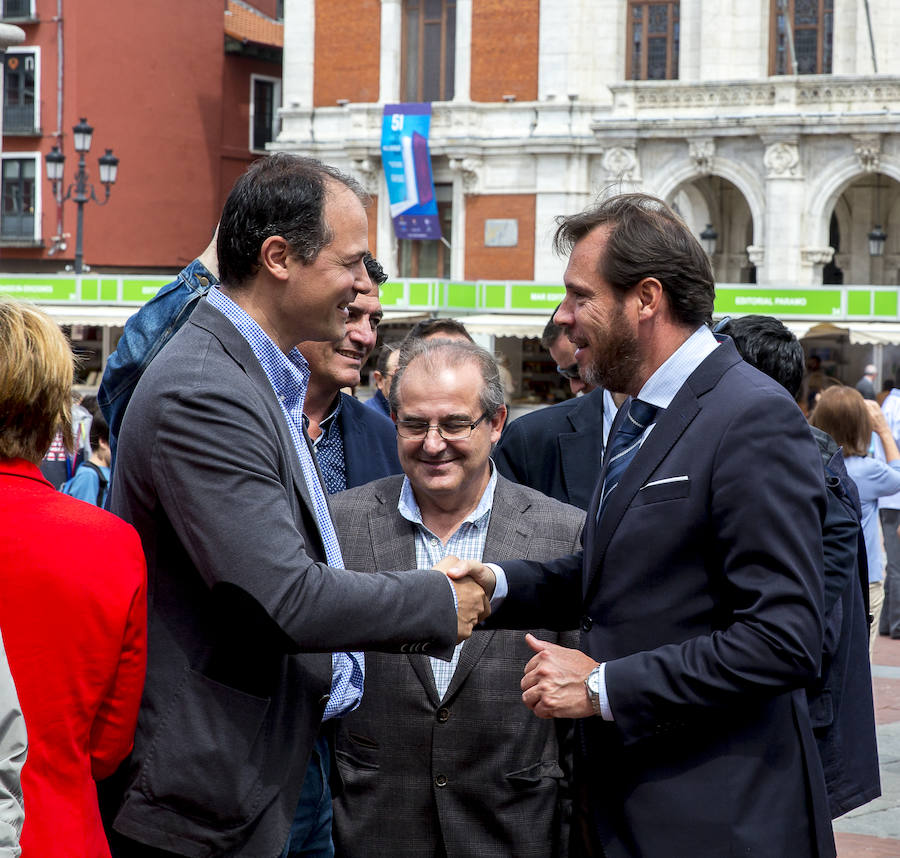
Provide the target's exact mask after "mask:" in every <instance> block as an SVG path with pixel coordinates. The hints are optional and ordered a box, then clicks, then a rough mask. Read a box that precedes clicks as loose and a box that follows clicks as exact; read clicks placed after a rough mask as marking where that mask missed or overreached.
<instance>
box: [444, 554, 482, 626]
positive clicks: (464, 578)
mask: <svg viewBox="0 0 900 858" xmlns="http://www.w3.org/2000/svg"><path fill="white" fill-rule="evenodd" d="M435 569H438V570H440V571H441V572H443V573H444V574H445V575H447V577H448V578H450V580H451V582H452V584H453V587H454V589H455V590H456V601H457V608H456V634H457V641H464V640H466V638H468V637H469V635H471V634H472V629H473V628H474V627H475V626H476V625H477V624H478V623H480V622H482V621H483V620H486V619H487V618H488V616H489V615H490V613H491V595H493V592H494V585H495V583H496V581H495V579H494V573H493V571H491V569H490V568H489V567H487V566H485V565H484V564H483V563H481V562H480V561H478V560H460V559H459V558H458V557H453V556H452V555H450V556H448V557H445V558H444V559H443V560H441V562H440V563H438V564H437V565H436V566H435Z"/></svg>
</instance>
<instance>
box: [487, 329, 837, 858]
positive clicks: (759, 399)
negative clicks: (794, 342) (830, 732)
mask: <svg viewBox="0 0 900 858" xmlns="http://www.w3.org/2000/svg"><path fill="white" fill-rule="evenodd" d="M621 418H622V415H621V413H620V416H619V418H618V419H617V422H620V421H621ZM614 428H615V427H614ZM601 479H602V477H601ZM597 495H598V493H596V492H595V495H594V498H593V499H592V502H591V506H590V508H589V510H588V515H587V524H586V528H585V536H584V540H583V545H584V549H583V551H582V552H579V553H578V554H575V555H572V556H570V557H567V558H561V559H560V560H557V561H555V562H552V563H547V564H539V563H531V562H527V561H517V562H513V563H504V564H503V568H504V570H505V571H506V575H507V578H508V582H509V595H508V596H507V598H506V600H505V601H504V603H503V605H502V606H501V607H500V609H499V610H498V612H497V613H496V614H495V615H494V616H493V617H491V618H490V619H489V621H488V624H489V625H495V626H498V627H504V626H505V627H516V628H518V627H528V626H529V625H540V624H543V625H545V626H548V627H550V628H565V627H566V626H567V625H569V626H570V625H571V624H572V623H573V622H575V621H580V624H581V629H582V637H581V646H582V649H583V650H584V651H585V652H586V653H588V654H589V655H590V656H591V657H592V658H593V659H595V660H596V661H598V662H605V663H606V668H605V679H606V687H607V691H608V695H609V703H610V707H611V709H612V713H613V716H614V719H615V720H614V721H613V722H607V721H604V720H602V719H600V718H599V717H593V718H586V719H583V720H582V721H580V722H579V724H580V732H581V737H582V741H581V742H578V743H576V745H577V746H578V756H576V771H575V778H576V789H577V790H578V793H579V796H580V803H581V806H582V808H584V810H582V811H581V816H580V820H579V821H580V822H581V823H583V824H584V825H583V830H586V831H587V832H589V833H588V834H587V835H586V836H587V837H588V838H589V839H590V840H592V841H594V842H596V841H599V842H600V843H602V846H603V848H604V850H605V854H606V856H607V858H626V856H627V858H636V856H641V858H670V856H673V855H679V856H680V855H744V854H747V855H760V856H763V855H791V856H801V855H802V856H833V855H834V854H835V853H834V842H833V836H832V832H831V820H830V815H829V812H828V805H827V799H826V794H825V783H824V778H823V775H822V768H821V765H820V763H819V760H818V755H817V752H816V745H815V739H814V737H813V731H812V726H811V723H810V715H809V710H808V708H807V703H806V697H805V693H804V687H805V686H806V685H808V684H809V683H810V682H811V681H812V680H813V679H814V678H815V676H816V674H817V671H818V667H819V658H820V655H821V651H822V634H823V632H822V610H823V579H822V564H823V553H822V537H821V529H822V519H823V516H824V512H825V503H826V500H825V485H824V478H823V473H822V464H821V459H820V458H819V453H818V450H817V449H816V444H815V442H814V441H813V439H812V436H811V434H810V432H809V428H808V426H807V424H806V421H805V420H804V419H803V415H802V414H801V412H800V410H799V409H798V408H797V406H796V403H794V402H793V401H792V400H791V398H790V397H789V395H788V394H787V392H786V391H785V390H784V389H783V388H781V387H780V386H779V385H778V384H776V383H775V382H774V381H772V380H771V379H770V378H768V377H767V376H764V375H763V374H762V373H760V372H758V371H757V370H755V369H753V368H752V367H750V366H749V365H748V364H746V363H744V362H743V361H742V360H741V359H740V357H739V356H738V354H737V352H736V351H735V349H734V346H733V344H732V343H731V341H730V340H726V341H725V342H723V343H722V344H721V345H719V347H718V348H716V349H715V350H714V351H713V352H712V353H711V354H710V355H709V356H708V357H707V358H706V359H705V360H704V361H703V362H702V363H701V364H700V365H699V366H698V367H697V368H696V369H695V370H694V372H693V373H692V374H691V376H690V377H689V378H688V380H687V381H686V382H685V383H684V385H683V386H682V387H681V389H680V390H679V391H678V393H677V394H676V396H675V398H674V399H673V401H672V402H671V404H670V406H669V407H668V408H667V409H666V410H665V412H663V413H661V415H660V416H659V418H658V420H657V422H656V425H655V427H654V428H653V430H652V432H651V433H650V434H649V435H648V436H647V438H646V440H645V441H644V443H643V445H642V447H641V448H640V450H639V451H638V452H637V455H636V456H635V458H634V460H633V461H632V462H631V464H630V466H629V467H628V469H627V470H626V471H625V472H624V473H623V475H622V478H621V480H620V482H619V484H618V486H617V488H616V490H615V491H614V492H613V493H612V495H611V496H610V498H609V500H608V502H607V506H606V508H605V510H604V514H603V516H602V518H601V520H600V521H599V523H598V522H597V510H598V506H599V498H598V496H597ZM490 559H491V558H489V557H487V556H485V560H490ZM579 615H580V616H579ZM577 828H578V826H577V825H573V829H577Z"/></svg>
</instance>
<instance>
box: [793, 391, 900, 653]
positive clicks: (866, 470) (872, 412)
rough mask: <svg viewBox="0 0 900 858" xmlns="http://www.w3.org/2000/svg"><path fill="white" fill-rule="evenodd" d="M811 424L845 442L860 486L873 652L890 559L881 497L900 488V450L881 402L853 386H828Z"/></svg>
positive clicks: (849, 463) (850, 466)
mask: <svg viewBox="0 0 900 858" xmlns="http://www.w3.org/2000/svg"><path fill="white" fill-rule="evenodd" d="M809 422H810V423H811V424H812V425H813V426H815V427H817V428H818V429H821V430H822V431H823V432H827V433H828V434H829V435H830V436H831V437H832V438H834V440H835V441H836V442H837V443H838V444H840V446H841V448H842V449H843V453H844V461H845V463H846V465H847V472H848V473H849V474H850V476H851V477H852V479H853V481H854V482H855V483H856V487H857V488H858V489H859V499H860V502H861V504H862V526H863V534H864V535H865V539H866V555H867V557H868V563H869V613H871V614H872V616H873V617H874V620H873V622H872V628H871V632H870V635H871V636H870V642H869V652H870V653H871V651H872V649H873V648H874V646H875V638H876V636H877V634H878V623H879V618H880V617H881V611H882V605H883V602H884V585H883V583H882V582H883V579H884V568H885V561H884V555H883V554H882V552H881V534H880V532H879V528H878V515H877V512H878V500H879V498H883V497H886V496H888V495H893V494H896V493H897V492H900V450H898V449H897V442H896V441H895V440H894V437H893V435H892V434H891V430H890V428H889V427H888V425H887V421H886V420H885V417H884V414H883V413H882V411H881V409H880V408H879V407H878V403H877V402H873V401H872V400H866V399H863V397H862V394H860V393H859V391H857V390H854V389H853V388H852V387H829V388H828V389H827V390H823V391H822V394H821V395H820V397H819V401H818V403H817V404H816V407H815V410H814V411H813V413H812V414H811V415H810V418H809ZM872 432H875V434H876V435H877V436H878V438H879V440H880V441H881V444H882V447H883V449H884V458H885V461H884V462H882V461H880V460H879V459H876V458H874V457H872V456H869V454H868V453H869V443H870V438H871V436H872Z"/></svg>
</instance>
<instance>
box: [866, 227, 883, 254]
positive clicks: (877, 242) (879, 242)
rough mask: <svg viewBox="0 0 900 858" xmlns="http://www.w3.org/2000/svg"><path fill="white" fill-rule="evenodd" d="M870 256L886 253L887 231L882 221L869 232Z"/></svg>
mask: <svg viewBox="0 0 900 858" xmlns="http://www.w3.org/2000/svg"><path fill="white" fill-rule="evenodd" d="M868 238H869V256H882V255H884V244H885V242H886V241H887V233H886V232H885V231H884V230H883V229H882V228H881V224H880V223H876V224H875V228H874V229H873V230H872V231H871V232H870V233H869V236H868Z"/></svg>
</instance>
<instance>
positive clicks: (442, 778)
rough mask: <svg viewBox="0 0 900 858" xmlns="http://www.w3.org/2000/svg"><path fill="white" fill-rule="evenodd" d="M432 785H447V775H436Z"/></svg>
mask: <svg viewBox="0 0 900 858" xmlns="http://www.w3.org/2000/svg"><path fill="white" fill-rule="evenodd" d="M434 785H435V786H439V787H445V786H447V776H446V775H438V776H437V777H436V778H435V779H434Z"/></svg>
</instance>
